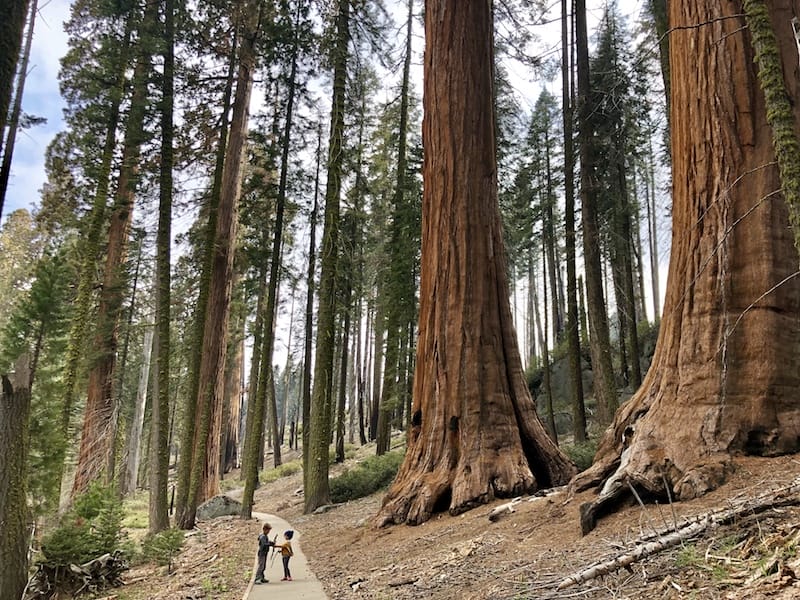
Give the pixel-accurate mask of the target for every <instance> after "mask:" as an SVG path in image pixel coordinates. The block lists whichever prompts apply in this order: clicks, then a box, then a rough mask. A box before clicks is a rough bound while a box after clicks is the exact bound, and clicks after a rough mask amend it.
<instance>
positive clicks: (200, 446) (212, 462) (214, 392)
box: [178, 0, 263, 529]
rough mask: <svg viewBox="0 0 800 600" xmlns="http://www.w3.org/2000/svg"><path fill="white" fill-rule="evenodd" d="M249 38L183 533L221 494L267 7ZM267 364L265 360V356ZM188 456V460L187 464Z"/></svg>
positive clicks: (228, 162) (207, 320)
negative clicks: (243, 214)
mask: <svg viewBox="0 0 800 600" xmlns="http://www.w3.org/2000/svg"><path fill="white" fill-rule="evenodd" d="M243 11H244V22H245V26H244V29H243V31H244V35H243V36H242V43H241V45H240V47H239V48H240V51H239V65H238V69H237V71H238V74H237V78H236V93H235V95H234V101H233V113H232V116H231V126H230V136H229V139H228V145H227V151H226V153H225V166H224V167H223V170H222V187H221V195H220V201H219V208H218V211H217V226H216V232H215V236H214V244H213V249H214V253H213V258H212V268H211V273H210V275H211V279H210V286H209V294H208V305H207V307H206V311H205V315H204V316H203V341H202V344H201V347H202V349H203V354H202V356H201V359H200V371H199V378H198V388H197V396H196V397H195V419H196V421H197V425H196V427H195V432H194V439H193V443H192V448H191V459H192V469H191V478H190V483H189V489H188V495H187V502H186V506H185V507H184V510H183V513H182V514H181V515H179V519H178V524H179V526H180V527H181V528H182V529H191V528H192V527H194V522H195V516H196V513H197V506H198V504H199V503H200V502H202V501H203V500H205V499H207V498H209V497H211V496H214V495H215V494H217V493H218V492H219V475H220V474H219V455H220V432H221V430H222V397H223V394H224V385H225V355H226V352H227V347H228V323H229V320H230V300H231V281H232V278H233V277H232V275H233V259H234V254H235V252H234V246H235V241H236V230H237V225H238V206H239V196H240V193H241V184H242V157H243V153H244V151H245V145H246V141H247V125H248V112H249V105H250V94H251V91H252V88H253V76H254V70H255V65H256V47H257V40H258V36H259V32H260V29H261V20H262V13H261V11H262V7H261V6H260V3H257V2H255V1H254V0H253V1H248V2H246V3H245V4H244V6H243ZM262 360H263V357H262ZM186 459H188V456H185V457H184V460H186Z"/></svg>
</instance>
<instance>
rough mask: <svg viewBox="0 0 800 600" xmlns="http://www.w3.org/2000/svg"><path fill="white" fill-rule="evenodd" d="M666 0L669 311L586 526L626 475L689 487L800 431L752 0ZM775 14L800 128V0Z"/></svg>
mask: <svg viewBox="0 0 800 600" xmlns="http://www.w3.org/2000/svg"><path fill="white" fill-rule="evenodd" d="M669 6H670V25H671V26H672V28H673V29H675V30H674V31H673V33H672V34H671V39H670V52H671V65H672V73H673V85H672V103H671V106H672V114H671V124H672V157H673V167H674V173H673V239H672V253H671V260H670V268H669V280H668V286H667V294H666V298H665V304H664V316H663V320H662V323H661V330H660V332H659V339H658V344H657V347H656V354H655V356H654V358H653V363H652V366H651V368H650V370H649V372H648V374H647V377H646V378H645V381H644V382H643V384H642V387H641V388H640V389H639V391H638V392H637V393H636V394H635V395H634V397H633V398H632V399H631V400H630V401H629V402H627V403H626V404H625V405H624V406H623V407H622V408H621V409H620V410H619V411H618V412H617V415H616V417H615V419H614V422H613V424H612V426H611V428H610V429H609V430H608V431H607V432H606V433H605V435H604V437H603V440H602V442H601V445H600V448H599V450H598V454H597V457H596V459H595V464H594V465H593V466H592V467H591V468H590V469H589V470H588V471H586V472H585V473H583V474H581V475H580V476H578V478H576V480H575V481H574V482H573V486H574V488H575V489H578V490H579V489H584V488H587V487H590V486H592V485H598V484H600V483H603V482H604V483H605V486H604V488H603V490H602V493H601V496H600V497H599V498H598V499H597V500H596V501H595V502H593V503H591V504H587V505H585V506H584V508H583V516H584V522H583V526H584V531H587V530H588V529H591V527H593V526H594V523H595V519H596V517H597V516H600V515H601V514H602V513H603V512H605V511H607V510H609V509H610V508H613V506H614V505H615V504H616V501H617V498H618V497H619V496H620V495H622V494H625V493H628V489H629V488H628V486H629V484H630V485H634V486H636V487H638V488H639V489H643V490H645V491H646V492H649V493H650V494H653V495H656V496H666V486H668V487H669V490H670V492H671V494H672V496H673V497H674V498H678V499H686V498H692V497H695V496H698V495H701V494H703V493H705V492H707V491H709V490H711V489H713V488H715V487H717V486H719V485H720V484H721V483H722V482H723V481H724V480H725V478H726V474H727V473H728V472H729V469H730V466H731V456H732V455H734V454H736V453H745V454H756V455H775V454H780V453H786V452H794V451H797V450H798V444H799V441H800V404H798V402H797V389H798V386H800V369H798V366H800V355H798V353H797V348H798V344H800V319H798V309H800V281H798V279H797V278H789V279H788V280H787V278H788V277H789V276H790V275H791V274H793V273H794V272H795V271H796V269H797V266H798V254H797V250H796V249H795V247H794V245H793V238H792V233H791V230H790V228H789V221H788V211H787V207H786V205H785V202H784V201H783V197H782V195H781V193H780V187H781V185H780V181H779V178H778V171H777V168H776V166H775V155H774V152H773V149H772V138H771V132H770V129H769V127H768V125H767V121H766V110H765V106H764V97H763V94H762V93H761V91H760V89H759V87H758V82H757V80H756V73H755V66H754V64H753V51H752V47H751V41H750V34H749V32H748V30H747V29H746V28H744V27H743V20H742V17H741V13H742V12H743V11H742V7H741V3H740V2H724V1H722V0H712V1H709V2H701V3H698V2H693V1H689V0H676V1H673V2H670V3H669ZM769 11H770V17H771V20H772V23H773V27H774V29H775V32H776V34H777V37H778V39H779V40H780V42H779V43H780V51H781V55H782V57H783V65H784V73H783V75H784V79H785V83H786V89H787V92H788V94H789V96H790V98H792V99H793V101H794V114H793V116H794V120H795V130H796V131H800V126H798V124H800V73H798V70H799V69H798V61H797V47H796V46H795V43H794V39H793V36H792V32H791V16H792V2H791V0H780V1H776V2H772V3H771V6H770V9H769ZM699 24H703V25H700V26H698V25H699ZM785 280H786V281H785Z"/></svg>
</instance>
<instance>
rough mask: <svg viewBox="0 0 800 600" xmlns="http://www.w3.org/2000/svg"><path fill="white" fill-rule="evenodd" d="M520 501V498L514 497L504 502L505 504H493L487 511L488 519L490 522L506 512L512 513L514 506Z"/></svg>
mask: <svg viewBox="0 0 800 600" xmlns="http://www.w3.org/2000/svg"><path fill="white" fill-rule="evenodd" d="M520 502H522V498H514V499H513V500H511V501H510V502H506V503H505V504H501V505H500V506H495V507H494V508H493V509H492V511H491V512H490V513H489V520H490V521H491V522H492V523H494V522H495V521H497V520H498V519H499V518H500V517H502V516H503V515H505V514H508V513H513V512H514V507H515V506H516V505H517V504H519V503H520Z"/></svg>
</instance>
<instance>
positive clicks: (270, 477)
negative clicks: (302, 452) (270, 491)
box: [259, 460, 303, 483]
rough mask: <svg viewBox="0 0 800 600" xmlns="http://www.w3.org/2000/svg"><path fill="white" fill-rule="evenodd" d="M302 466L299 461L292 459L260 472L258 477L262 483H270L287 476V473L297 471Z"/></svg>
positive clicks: (290, 473)
mask: <svg viewBox="0 0 800 600" xmlns="http://www.w3.org/2000/svg"><path fill="white" fill-rule="evenodd" d="M302 468H303V465H302V463H301V461H299V460H293V461H292V462H288V463H285V464H282V465H279V466H277V467H275V468H274V469H269V470H268V471H265V472H263V473H261V475H260V476H259V479H260V480H261V481H262V482H264V483H272V482H273V481H277V480H278V479H280V478H282V477H288V476H289V475H294V474H295V473H299V472H300V469H302Z"/></svg>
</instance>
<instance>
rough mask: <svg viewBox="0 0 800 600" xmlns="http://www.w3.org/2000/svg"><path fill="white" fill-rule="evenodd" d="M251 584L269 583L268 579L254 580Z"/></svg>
mask: <svg viewBox="0 0 800 600" xmlns="http://www.w3.org/2000/svg"><path fill="white" fill-rule="evenodd" d="M253 583H255V584H256V585H258V584H259V583H269V579H256V580H255V581H254V582H253Z"/></svg>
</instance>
